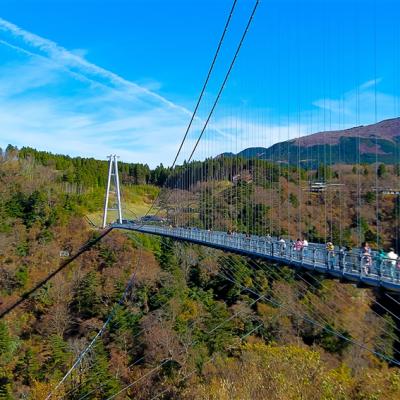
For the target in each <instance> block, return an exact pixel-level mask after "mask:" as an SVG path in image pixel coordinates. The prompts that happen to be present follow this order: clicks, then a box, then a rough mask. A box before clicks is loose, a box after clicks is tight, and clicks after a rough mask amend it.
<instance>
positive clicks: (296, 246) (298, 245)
mask: <svg viewBox="0 0 400 400" xmlns="http://www.w3.org/2000/svg"><path fill="white" fill-rule="evenodd" d="M293 249H294V251H295V252H296V255H297V259H298V260H300V259H301V258H302V251H303V241H302V240H301V239H300V238H297V240H296V241H295V242H294V244H293Z"/></svg>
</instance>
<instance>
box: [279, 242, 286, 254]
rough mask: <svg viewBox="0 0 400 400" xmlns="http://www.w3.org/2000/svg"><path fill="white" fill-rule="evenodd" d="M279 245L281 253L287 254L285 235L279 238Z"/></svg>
mask: <svg viewBox="0 0 400 400" xmlns="http://www.w3.org/2000/svg"><path fill="white" fill-rule="evenodd" d="M278 246H279V255H280V256H281V257H283V256H284V255H285V250H286V242H285V239H284V238H283V237H280V238H279V240H278Z"/></svg>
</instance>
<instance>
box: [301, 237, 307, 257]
mask: <svg viewBox="0 0 400 400" xmlns="http://www.w3.org/2000/svg"><path fill="white" fill-rule="evenodd" d="M302 242H303V256H307V253H308V240H307V239H306V238H303V240H302Z"/></svg>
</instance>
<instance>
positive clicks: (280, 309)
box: [0, 149, 400, 400]
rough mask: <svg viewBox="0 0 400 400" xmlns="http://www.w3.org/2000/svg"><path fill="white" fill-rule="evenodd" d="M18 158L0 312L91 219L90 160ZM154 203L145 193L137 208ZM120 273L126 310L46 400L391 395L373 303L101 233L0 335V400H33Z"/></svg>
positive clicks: (54, 262) (248, 264)
mask: <svg viewBox="0 0 400 400" xmlns="http://www.w3.org/2000/svg"><path fill="white" fill-rule="evenodd" d="M21 153H22V154H21ZM21 153H20V154H18V153H17V152H15V153H13V152H12V151H11V149H9V151H7V154H6V155H5V156H4V157H2V158H1V160H0V221H1V224H0V299H1V303H2V304H0V309H1V308H2V307H5V306H6V305H8V304H10V303H11V302H12V301H14V300H16V299H17V298H18V297H19V296H20V295H21V294H23V293H24V292H26V291H27V290H29V289H30V288H31V287H33V286H34V285H35V283H37V282H38V281H40V280H41V279H42V278H43V277H45V276H47V275H48V274H49V273H50V272H51V271H53V270H54V269H55V268H57V266H58V265H59V262H60V261H61V258H60V251H61V250H67V251H69V252H71V253H73V252H74V251H76V250H77V249H78V248H79V247H80V246H81V245H82V244H83V243H84V242H85V241H87V240H88V239H89V238H91V237H93V236H95V235H97V234H98V232H97V231H95V230H93V229H92V228H91V227H90V226H89V225H88V224H86V222H85V219H84V216H85V215H86V213H87V212H89V211H90V210H95V209H96V208H97V209H98V208H101V204H102V195H103V187H102V182H103V179H104V177H103V176H102V173H101V172H99V170H98V164H96V163H101V162H97V161H94V160H93V161H91V162H89V161H88V160H85V161H83V160H82V161H80V162H81V163H82V164H85V165H87V166H88V165H90V163H93V165H94V167H93V168H92V169H91V168H89V167H88V169H86V168H84V169H81V168H77V166H80V165H79V162H78V161H77V159H69V158H68V157H66V158H65V164H63V165H61V164H57V160H59V158H58V157H61V158H62V156H52V155H49V154H47V156H46V157H45V154H44V153H35V152H34V151H33V150H29V151H28V150H21ZM36 157H37V158H36ZM205 165H207V163H203V164H202V166H203V168H205ZM243 167H245V165H244V164H243ZM121 168H122V167H121ZM67 169H70V171H71V176H74V178H71V179H70V180H69V181H68V180H66V178H65V177H64V174H65V170H67ZM79 170H80V171H81V174H83V175H79V174H78V171H79ZM227 170H228V168H227ZM269 170H273V169H271V168H270V169H269ZM85 171H88V175H87V176H86V175H85V174H86V172H85ZM90 171H92V172H90ZM159 171H160V170H159ZM210 171H211V170H210ZM277 171H281V174H280V175H279V176H278V178H276V179H284V175H285V173H287V172H285V171H284V170H283V169H277ZM103 173H104V175H105V174H106V166H105V164H104V168H103ZM153 173H154V172H153ZM314 173H315V172H314ZM324 173H325V172H324ZM352 173H353V172H352V171H351V170H350V171H349V174H352ZM389 173H390V174H392V173H393V172H388V174H389ZM129 176H130V175H129ZM151 176H152V172H151V171H150V181H151ZM207 176H209V175H207ZM221 176H222V175H221V171H220V175H219V177H221ZM162 179H165V178H162ZM171 179H172V178H171ZM274 179H275V178H274ZM128 181H129V179H128V180H127V181H126V182H128ZM203 181H204V182H206V183H207V179H205V180H203ZM219 181H220V182H223V181H224V179H219ZM83 182H85V185H83ZM170 182H172V181H170ZM81 184H82V185H83V186H82V187H81V186H80V185H81ZM170 184H171V183H170ZM292 184H293V185H294V183H293V182H292ZM230 185H231V188H232V187H234V186H233V185H232V183H230ZM243 185H244V184H243ZM246 185H252V183H251V182H248V183H247V184H246ZM246 185H244V186H243V187H244V188H245V190H243V193H242V195H246V194H247V191H248V190H249V187H248V186H246ZM225 186H226V185H225ZM135 188H136V186H135V185H134V186H132V187H129V188H128V187H126V190H128V191H129V190H130V191H131V193H135V190H136V189H135ZM192 189H194V188H192ZM235 189H236V186H235ZM140 190H141V191H143V190H144V189H143V187H142V186H141V189H140ZM225 190H226V189H225ZM154 193H155V192H154V190H153V189H151V186H149V192H147V194H146V196H144V197H143V199H142V201H148V200H149V199H150V200H151V198H152V196H153V197H154ZM193 193H195V194H196V191H195V190H193ZM198 193H200V192H198ZM228 197H229V196H228ZM203 215H204V217H203V218H205V216H206V215H207V213H204V214H203ZM243 221H245V220H243ZM246 221H247V220H246ZM199 223H201V220H199ZM202 223H206V221H203V222H202ZM214 223H215V222H214ZM242 223H243V224H244V225H243V226H244V228H243V229H245V228H246V225H245V222H242ZM253 228H254V227H253V226H252V227H251V229H253ZM132 274H134V280H133V282H134V283H133V286H132V287H131V289H130V290H129V293H128V296H127V298H126V301H125V302H124V303H123V304H121V305H120V306H118V307H117V309H116V312H115V314H114V316H113V318H112V320H111V322H110V324H109V325H108V328H107V330H106V331H105V333H104V335H103V336H102V337H101V338H100V339H99V340H97V342H96V345H95V346H94V347H93V349H92V350H91V351H90V352H89V353H88V354H87V356H86V357H85V359H84V361H83V362H82V363H81V364H80V366H79V368H78V369H77V370H76V371H75V372H74V373H73V374H72V375H71V377H70V378H68V379H67V380H66V382H65V383H64V384H63V385H62V386H61V389H60V390H59V391H57V393H56V394H55V395H54V398H57V399H74V400H78V399H83V398H85V399H107V398H108V397H110V396H112V395H113V394H115V393H117V392H118V391H120V390H122V389H124V388H125V387H126V386H127V385H130V387H129V389H127V390H125V391H123V392H121V394H119V395H118V396H117V397H116V398H117V399H128V398H135V399H151V398H154V397H155V396H159V397H158V398H162V399H238V400H239V399H260V400H261V399H266V398H268V399H279V400H281V399H282V400H283V399H285V400H286V399H293V400H295V399H300V398H302V399H321V400H322V399H343V400H344V399H354V400H361V399H371V400H372V399H382V400H383V399H389V400H391V399H392V400H395V399H398V398H399V397H400V372H399V371H400V370H399V369H398V367H396V366H395V365H394V364H393V363H390V362H387V361H385V359H386V360H387V359H392V358H397V359H399V357H398V353H397V347H396V343H397V341H398V337H399V336H398V333H399V331H398V326H397V325H396V322H397V320H396V318H395V317H393V315H390V314H389V313H388V312H387V311H385V310H384V309H382V308H380V307H377V305H376V303H375V302H374V301H375V300H376V299H378V300H379V301H382V299H381V298H377V297H376V296H377V294H376V293H374V292H372V291H371V290H368V289H357V288H355V287H354V286H352V285H344V284H340V283H338V282H336V281H332V280H331V281H328V280H325V279H323V277H322V276H319V275H312V274H310V273H300V272H298V271H293V270H290V269H288V268H285V267H277V266H275V265H270V264H266V263H262V262H257V261H251V260H249V259H246V258H244V257H239V256H232V255H228V254H224V253H222V252H218V251H216V250H211V249H205V248H202V247H198V246H194V245H184V244H178V243H174V242H171V241H169V240H166V239H163V240H161V239H156V238H152V237H149V236H142V235H136V234H123V233H121V232H112V233H111V234H109V235H108V236H106V237H105V238H104V239H103V240H102V241H101V242H100V243H99V244H97V245H96V246H95V247H94V248H92V249H91V250H90V251H88V252H87V253H85V254H83V255H82V256H81V257H80V258H78V259H77V260H76V261H74V262H73V263H72V264H71V265H70V266H68V268H66V269H65V270H63V272H61V273H60V274H58V275H57V276H56V277H55V278H54V279H52V280H51V281H50V282H49V283H48V284H46V285H45V286H44V287H43V288H41V289H40V290H38V291H37V292H35V293H34V294H33V295H32V296H31V297H30V298H29V299H28V300H27V301H26V302H25V303H24V304H23V305H22V306H21V307H19V308H16V309H15V310H14V311H13V312H11V313H10V314H9V315H7V316H6V317H5V318H4V319H2V320H1V321H0V399H20V398H26V399H32V400H39V399H41V400H42V399H44V398H45V397H46V396H47V395H48V393H49V392H50V391H51V390H52V389H53V388H54V387H55V385H56V383H57V382H59V380H60V379H61V378H62V376H63V375H64V374H65V372H66V371H67V370H68V369H69V367H70V366H71V365H72V363H73V361H74V360H75V359H76V357H77V355H78V354H79V352H80V351H81V350H82V349H83V348H85V346H86V345H87V344H88V343H89V341H90V340H91V339H92V338H93V337H94V335H95V334H96V333H97V332H98V330H99V329H100V328H101V326H102V324H103V323H104V321H105V320H106V319H107V317H108V316H109V314H110V312H111V310H112V309H113V308H114V307H115V304H116V302H117V301H118V300H119V299H120V297H121V294H122V292H123V291H124V289H125V287H126V284H127V282H128V281H129V279H130V277H132ZM361 343H362V346H360V344H361Z"/></svg>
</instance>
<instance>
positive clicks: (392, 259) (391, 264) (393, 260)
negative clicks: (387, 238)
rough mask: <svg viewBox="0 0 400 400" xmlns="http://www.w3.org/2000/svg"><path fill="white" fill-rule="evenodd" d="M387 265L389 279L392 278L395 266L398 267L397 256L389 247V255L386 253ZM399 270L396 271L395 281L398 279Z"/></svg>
mask: <svg viewBox="0 0 400 400" xmlns="http://www.w3.org/2000/svg"><path fill="white" fill-rule="evenodd" d="M387 258H388V264H389V268H390V277H391V278H392V279H393V278H394V271H395V270H396V265H397V266H398V262H399V256H398V255H397V254H396V253H395V251H394V248H393V247H391V248H390V249H389V253H387ZM399 272H400V271H399V270H398V269H397V279H399Z"/></svg>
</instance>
